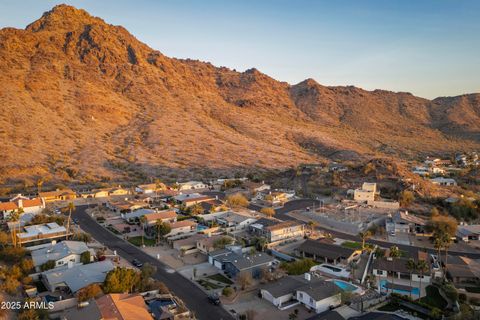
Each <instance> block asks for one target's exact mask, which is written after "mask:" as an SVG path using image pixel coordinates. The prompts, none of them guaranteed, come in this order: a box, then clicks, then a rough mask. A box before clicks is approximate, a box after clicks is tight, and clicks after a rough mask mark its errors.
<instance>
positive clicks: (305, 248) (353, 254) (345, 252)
mask: <svg viewBox="0 0 480 320" xmlns="http://www.w3.org/2000/svg"><path fill="white" fill-rule="evenodd" d="M295 253H296V254H297V255H298V256H300V257H303V258H311V259H313V260H315V261H318V262H326V263H331V264H335V265H336V264H339V265H344V266H345V265H348V264H349V263H350V262H351V261H354V260H356V259H358V258H359V257H360V255H361V253H362V250H358V249H352V248H346V247H342V246H339V245H336V244H331V243H326V242H324V241H319V240H310V239H307V241H305V242H304V243H302V244H301V245H300V246H299V247H298V248H296V249H295Z"/></svg>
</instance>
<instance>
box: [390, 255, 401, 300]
mask: <svg viewBox="0 0 480 320" xmlns="http://www.w3.org/2000/svg"><path fill="white" fill-rule="evenodd" d="M389 256H390V258H392V269H393V270H395V260H396V259H397V258H398V257H400V250H399V249H398V247H397V246H392V247H390V253H389ZM394 285H395V272H394V271H392V292H393V286H394Z"/></svg>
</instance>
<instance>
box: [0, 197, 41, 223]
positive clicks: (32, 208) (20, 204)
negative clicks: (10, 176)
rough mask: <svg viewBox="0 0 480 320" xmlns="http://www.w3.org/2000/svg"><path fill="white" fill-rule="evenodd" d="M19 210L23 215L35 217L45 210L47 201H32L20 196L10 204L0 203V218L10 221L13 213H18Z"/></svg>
mask: <svg viewBox="0 0 480 320" xmlns="http://www.w3.org/2000/svg"><path fill="white" fill-rule="evenodd" d="M19 209H22V210H23V213H27V214H30V215H32V216H33V215H36V214H39V213H41V212H42V211H43V209H45V201H44V200H43V199H42V198H34V199H30V198H27V197H24V196H22V195H21V194H18V195H16V196H15V197H13V198H12V199H10V201H8V202H0V218H1V219H8V218H9V217H10V214H11V213H12V212H16V211H18V210H19Z"/></svg>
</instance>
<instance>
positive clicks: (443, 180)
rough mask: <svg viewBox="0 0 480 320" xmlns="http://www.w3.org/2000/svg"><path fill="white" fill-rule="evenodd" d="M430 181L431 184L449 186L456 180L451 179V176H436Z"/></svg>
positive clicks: (454, 184)
mask: <svg viewBox="0 0 480 320" xmlns="http://www.w3.org/2000/svg"><path fill="white" fill-rule="evenodd" d="M430 181H431V182H432V183H433V184H436V185H439V186H446V187H451V186H456V185H457V182H456V181H455V179H452V178H444V177H437V178H433V179H430Z"/></svg>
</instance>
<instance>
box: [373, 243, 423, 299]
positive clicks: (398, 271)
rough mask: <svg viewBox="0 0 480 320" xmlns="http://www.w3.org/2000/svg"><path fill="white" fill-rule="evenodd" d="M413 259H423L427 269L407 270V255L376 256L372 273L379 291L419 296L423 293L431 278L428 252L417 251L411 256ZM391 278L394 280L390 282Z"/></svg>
mask: <svg viewBox="0 0 480 320" xmlns="http://www.w3.org/2000/svg"><path fill="white" fill-rule="evenodd" d="M411 258H412V259H414V261H418V260H425V261H427V264H428V266H429V269H428V270H427V271H425V272H424V273H423V274H422V273H420V272H419V271H417V270H409V269H408V268H407V261H408V259H409V258H408V257H399V258H395V259H392V258H390V257H388V253H387V257H382V258H377V259H375V260H374V261H373V272H372V273H373V275H374V276H375V277H376V280H377V288H378V292H379V293H387V294H390V293H392V292H395V293H398V294H403V295H408V296H409V295H410V294H412V296H413V297H415V298H419V297H423V296H424V295H425V287H426V286H428V284H430V282H431V279H432V271H431V265H430V263H429V257H428V254H427V253H425V252H420V251H419V252H418V253H417V255H415V256H412V257H411ZM392 278H394V281H393V282H392ZM420 282H421V283H422V284H421V286H422V291H421V292H420Z"/></svg>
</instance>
